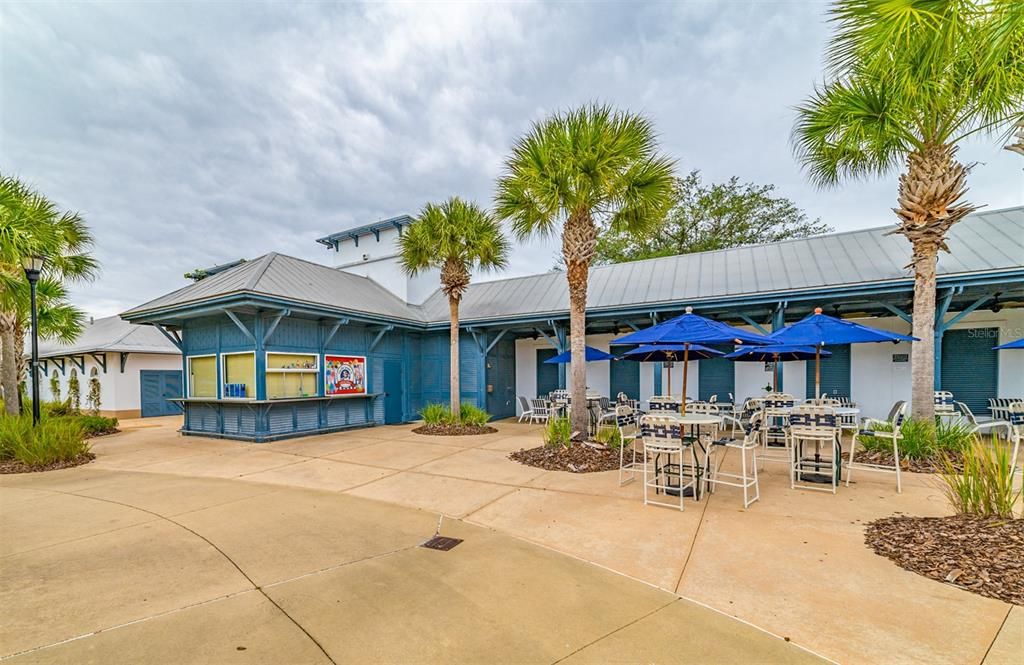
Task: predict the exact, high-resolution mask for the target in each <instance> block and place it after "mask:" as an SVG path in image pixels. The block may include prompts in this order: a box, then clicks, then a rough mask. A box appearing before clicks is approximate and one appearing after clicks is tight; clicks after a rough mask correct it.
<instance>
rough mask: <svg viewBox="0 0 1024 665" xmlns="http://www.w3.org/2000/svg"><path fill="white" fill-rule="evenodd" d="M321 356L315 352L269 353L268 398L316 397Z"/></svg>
mask: <svg viewBox="0 0 1024 665" xmlns="http://www.w3.org/2000/svg"><path fill="white" fill-rule="evenodd" d="M319 375H320V356H319V355H318V354H315V353H274V352H268V353H267V399H283V398H287V397H315V396H316V395H317V385H318V377H319Z"/></svg>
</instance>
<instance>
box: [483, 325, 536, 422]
mask: <svg viewBox="0 0 1024 665" xmlns="http://www.w3.org/2000/svg"><path fill="white" fill-rule="evenodd" d="M530 397H532V395H530ZM487 412H488V413H490V414H491V416H492V417H494V418H510V417H512V416H514V415H516V343H515V341H514V340H511V339H503V340H501V341H499V342H498V343H497V344H495V345H494V348H492V349H491V351H490V353H488V354H487Z"/></svg>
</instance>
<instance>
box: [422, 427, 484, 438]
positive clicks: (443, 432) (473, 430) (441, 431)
mask: <svg viewBox="0 0 1024 665" xmlns="http://www.w3.org/2000/svg"><path fill="white" fill-rule="evenodd" d="M497 431H498V430H496V429H494V428H493V427H490V426H488V425H484V426H482V427H478V426H476V425H421V426H420V427H417V428H416V429H414V430H413V433H414V434H426V435H427V436H470V435H472V434H494V433H495V432H497Z"/></svg>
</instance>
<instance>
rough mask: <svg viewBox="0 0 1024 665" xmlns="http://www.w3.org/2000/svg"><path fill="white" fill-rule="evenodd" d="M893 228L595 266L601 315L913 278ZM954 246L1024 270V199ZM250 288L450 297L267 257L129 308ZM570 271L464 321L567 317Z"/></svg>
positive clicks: (960, 228) (510, 294)
mask: <svg viewBox="0 0 1024 665" xmlns="http://www.w3.org/2000/svg"><path fill="white" fill-rule="evenodd" d="M893 228H894V226H893V225H888V226H883V227H878V228H871V229H862V230H858V231H849V232H845V233H834V234H829V235H822V236H815V237H812V238H802V239H798V240H786V241H782V242H775V243H768V244H764V245H750V246H745V247H736V248H732V249H725V250H717V251H712V252H701V253H695V254H683V255H679V256H670V257H663V258H657V259H647V260H643V261H633V262H630V263H619V264H614V265H606V266H596V267H594V268H592V269H591V271H590V284H589V291H588V298H587V309H588V312H590V313H599V312H601V311H603V310H604V311H610V310H621V309H626V308H643V307H652V308H655V307H658V306H661V305H673V304H696V303H699V302H702V301H704V302H710V301H714V300H718V301H722V300H732V299H741V298H744V297H748V296H766V295H767V296H774V295H776V294H777V295H778V296H779V297H782V298H784V297H786V296H787V294H790V293H795V292H806V291H815V290H821V291H823V292H826V293H827V292H828V291H830V290H832V289H837V288H840V287H851V286H869V287H870V286H872V285H878V286H881V285H883V284H894V283H896V284H902V285H906V286H907V287H908V288H909V286H910V284H911V283H912V275H911V273H910V271H909V270H908V268H907V265H908V264H909V263H910V253H911V248H910V243H909V242H907V240H906V239H905V238H903V237H902V236H898V235H893V234H892V233H891V232H892V230H893ZM948 244H949V248H950V250H951V252H950V253H944V252H943V253H941V254H940V256H939V264H938V274H939V277H940V278H943V277H956V276H958V275H978V274H985V273H994V272H999V271H1006V270H1014V271H1020V270H1024V206H1021V207H1017V208H1009V209H1005V210H995V211H991V212H981V213H975V214H974V215H971V216H970V217H968V218H967V219H965V220H964V221H962V222H960V223H959V224H957V225H955V226H954V227H953V228H952V229H951V230H950V232H949V237H948ZM240 294H251V295H263V296H269V297H274V298H278V299H282V300H286V301H289V302H293V303H296V304H302V303H307V304H311V305H314V306H318V307H323V308H331V309H333V310H342V311H346V312H352V313H354V314H358V313H362V314H366V315H368V316H371V317H373V316H376V317H381V318H385V319H388V320H393V321H404V322H409V323H416V324H441V323H446V322H447V321H448V303H447V298H446V296H445V295H444V293H443V292H441V291H440V289H439V290H438V291H436V292H435V293H434V294H433V295H431V296H430V297H429V298H428V299H427V301H426V302H425V303H423V305H410V304H408V303H405V302H403V301H402V300H401V299H400V298H398V297H397V296H396V295H394V294H393V293H391V292H390V291H388V290H387V289H385V288H384V287H383V286H381V285H380V284H378V283H377V282H375V281H373V280H372V279H369V278H366V277H361V276H358V275H354V274H351V273H348V272H344V271H342V270H338V269H335V268H331V267H328V266H325V265H321V264H318V263H311V262H309V261H304V260H302V259H297V258H294V257H290V256H284V255H281V254H274V253H271V254H267V255H265V256H263V257H260V258H258V259H255V260H252V261H248V262H246V263H242V264H240V265H238V266H236V267H234V268H231V269H229V270H226V271H224V272H222V273H218V274H216V275H213V276H211V277H207V278H206V279H203V280H202V281H199V282H196V283H194V284H190V285H188V286H186V287H184V288H182V289H179V290H177V291H174V292H173V293H169V294H167V295H165V296H161V297H160V298H157V299H155V300H152V301H150V302H148V303H145V304H144V305H140V306H138V307H135V308H133V309H131V310H129V311H127V312H125V313H124V314H123V316H126V317H129V318H137V317H139V315H143V314H146V313H149V312H157V311H159V310H164V309H167V308H172V307H179V306H187V305H191V304H199V303H202V302H204V301H209V300H213V299H215V298H219V297H222V296H230V295H240ZM568 304H569V295H568V288H567V286H566V279H565V274H564V273H561V272H549V273H544V274H540V275H530V276H527V277H513V278H509V279H499V280H494V281H489V282H477V283H474V284H471V285H470V287H469V289H468V290H467V291H466V293H465V295H464V297H463V300H462V306H461V319H462V321H463V322H465V323H473V322H483V321H487V320H515V319H525V318H531V317H538V316H544V315H552V316H564V315H565V313H566V312H567V310H568Z"/></svg>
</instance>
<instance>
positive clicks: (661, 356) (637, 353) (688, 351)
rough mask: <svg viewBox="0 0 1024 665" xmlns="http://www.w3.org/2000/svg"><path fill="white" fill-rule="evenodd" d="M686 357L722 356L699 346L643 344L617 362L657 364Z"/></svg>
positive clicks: (620, 357) (698, 358)
mask: <svg viewBox="0 0 1024 665" xmlns="http://www.w3.org/2000/svg"><path fill="white" fill-rule="evenodd" d="M684 355H686V356H687V359H690V358H694V359H696V360H701V359H703V358H714V357H716V356H721V355H724V354H723V353H722V352H721V351H716V350H714V349H712V348H709V347H706V346H701V345H700V344H690V345H689V347H687V345H685V344H645V345H644V346H638V347H636V348H635V349H633V350H632V351H626V352H625V353H623V354H622V355H621V356H619V360H634V361H636V362H641V363H657V362H670V363H671V362H675V361H677V360H682V358H683V356H684ZM683 373H684V374H685V373H686V367H685V366H684V367H683ZM668 394H669V395H671V394H672V372H669V373H668ZM683 401H684V402H685V401H686V392H685V388H684V392H683Z"/></svg>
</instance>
